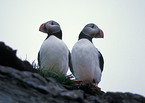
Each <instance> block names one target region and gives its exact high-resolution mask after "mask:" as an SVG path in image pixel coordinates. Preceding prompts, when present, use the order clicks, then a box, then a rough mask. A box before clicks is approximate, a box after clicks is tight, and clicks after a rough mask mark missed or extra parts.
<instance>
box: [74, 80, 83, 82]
mask: <svg viewBox="0 0 145 103" xmlns="http://www.w3.org/2000/svg"><path fill="white" fill-rule="evenodd" d="M74 81H75V82H82V80H74Z"/></svg>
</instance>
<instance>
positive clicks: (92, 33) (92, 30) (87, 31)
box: [80, 23, 104, 39]
mask: <svg viewBox="0 0 145 103" xmlns="http://www.w3.org/2000/svg"><path fill="white" fill-rule="evenodd" d="M80 34H81V35H84V37H88V38H90V39H92V38H103V37H104V33H103V31H102V30H101V29H99V28H98V26H97V25H96V24H94V23H89V24H87V25H86V26H85V27H84V28H83V30H82V31H81V33H80ZM81 35H80V36H81Z"/></svg>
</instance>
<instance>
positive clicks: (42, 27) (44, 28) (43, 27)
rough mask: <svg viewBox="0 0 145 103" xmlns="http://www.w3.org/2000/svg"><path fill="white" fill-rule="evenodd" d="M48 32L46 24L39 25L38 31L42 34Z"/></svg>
mask: <svg viewBox="0 0 145 103" xmlns="http://www.w3.org/2000/svg"><path fill="white" fill-rule="evenodd" d="M48 30H49V27H46V23H43V24H41V26H40V27H39V31H41V32H43V33H47V32H48Z"/></svg>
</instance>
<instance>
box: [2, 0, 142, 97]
mask: <svg viewBox="0 0 145 103" xmlns="http://www.w3.org/2000/svg"><path fill="white" fill-rule="evenodd" d="M48 20H55V21H57V22H58V23H59V24H60V26H61V28H62V32H63V41H64V42H65V43H66V44H67V46H68V48H69V49H70V50H71V49H72V47H73V45H74V44H75V42H76V41H77V39H78V35H79V33H80V31H81V30H82V29H83V27H84V26H85V25H86V24H87V23H90V22H93V23H95V24H97V25H98V26H99V27H100V28H101V29H102V30H103V31H104V36H105V38H104V39H93V42H94V45H95V46H96V47H97V48H98V49H99V50H100V51H101V53H102V54H103V57H104V59H105V67H104V72H103V76H102V81H101V82H100V84H99V86H100V87H101V88H102V90H104V91H122V92H133V93H138V94H142V95H144V96H145V90H144V87H145V83H144V81H145V31H144V30H145V29H144V27H145V0H73V1H72V0H71V1H70V0H59V1H58V0H31V1H30V0H25V1H24V0H23V1H22V0H11V1H10V0H0V28H1V29H0V41H4V42H5V43H6V44H8V45H10V46H11V47H13V48H14V49H17V50H18V52H17V53H18V56H19V57H20V58H21V59H23V60H24V59H27V60H29V61H30V62H32V61H34V60H37V53H38V51H39V49H40V46H41V44H42V42H43V40H44V39H45V38H46V34H44V33H41V32H39V31H38V29H39V26H40V25H41V24H42V23H43V22H46V21H48Z"/></svg>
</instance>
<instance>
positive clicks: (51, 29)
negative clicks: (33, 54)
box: [39, 20, 62, 39]
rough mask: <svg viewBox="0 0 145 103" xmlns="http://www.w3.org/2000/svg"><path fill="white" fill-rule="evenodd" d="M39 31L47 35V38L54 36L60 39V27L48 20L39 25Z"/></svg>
mask: <svg viewBox="0 0 145 103" xmlns="http://www.w3.org/2000/svg"><path fill="white" fill-rule="evenodd" d="M39 31H41V32H43V33H47V34H48V36H50V35H55V36H56V37H58V38H60V39H62V31H61V28H60V25H59V24H58V23H57V22H56V21H53V20H50V21H48V22H46V23H43V24H41V26H40V27H39Z"/></svg>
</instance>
